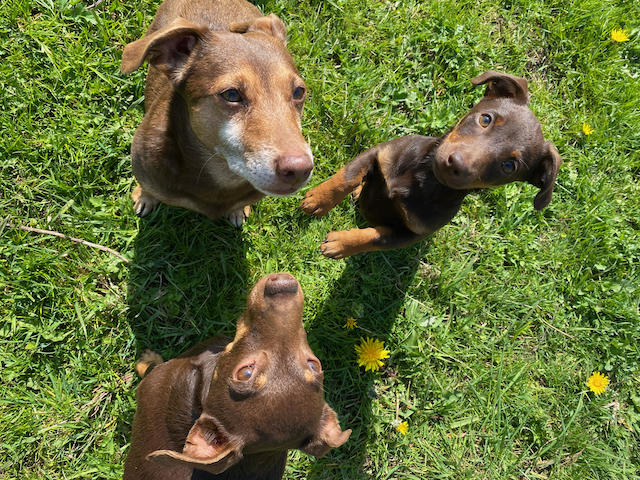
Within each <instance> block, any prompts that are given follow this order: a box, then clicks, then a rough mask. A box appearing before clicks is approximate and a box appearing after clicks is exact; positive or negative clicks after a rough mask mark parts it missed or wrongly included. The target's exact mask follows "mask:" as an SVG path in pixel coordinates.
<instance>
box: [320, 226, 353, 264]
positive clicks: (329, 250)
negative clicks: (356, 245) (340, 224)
mask: <svg viewBox="0 0 640 480" xmlns="http://www.w3.org/2000/svg"><path fill="white" fill-rule="evenodd" d="M348 237H349V230H341V231H339V232H329V233H328V234H327V236H326V238H325V239H324V240H323V242H322V245H321V246H320V252H322V255H324V256H325V257H327V258H333V259H334V260H339V259H341V258H345V257H349V256H351V255H353V253H349V242H348V241H345V240H348Z"/></svg>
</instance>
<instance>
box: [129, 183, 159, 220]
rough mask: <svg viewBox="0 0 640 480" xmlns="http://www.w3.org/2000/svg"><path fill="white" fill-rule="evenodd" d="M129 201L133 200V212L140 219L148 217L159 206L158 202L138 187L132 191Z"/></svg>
mask: <svg viewBox="0 0 640 480" xmlns="http://www.w3.org/2000/svg"><path fill="white" fill-rule="evenodd" d="M131 200H133V210H134V211H135V212H136V215H138V216H139V217H141V218H142V217H146V216H147V215H149V214H150V213H151V212H153V211H154V210H155V209H156V208H158V205H160V200H158V199H157V198H155V197H153V196H151V195H149V194H148V193H146V192H144V191H143V190H142V187H141V186H140V185H138V186H137V187H136V188H135V189H134V190H133V193H132V194H131Z"/></svg>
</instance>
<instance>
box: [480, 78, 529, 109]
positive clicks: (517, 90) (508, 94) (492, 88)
mask: <svg viewBox="0 0 640 480" xmlns="http://www.w3.org/2000/svg"><path fill="white" fill-rule="evenodd" d="M471 83H473V84H474V85H476V86H477V85H484V84H485V83H486V84H487V89H486V90H485V91H484V96H485V97H486V98H490V99H491V98H513V99H514V100H515V101H516V102H517V103H520V104H522V105H526V104H527V103H528V102H529V90H528V88H527V81H526V80H525V79H524V78H520V77H514V76H513V75H507V74H506V73H498V72H494V71H493V70H489V71H488V72H484V73H483V74H482V75H480V76H478V77H476V78H474V79H473V80H471Z"/></svg>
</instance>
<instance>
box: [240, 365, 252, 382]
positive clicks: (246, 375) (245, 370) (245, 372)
mask: <svg viewBox="0 0 640 480" xmlns="http://www.w3.org/2000/svg"><path fill="white" fill-rule="evenodd" d="M253 367H254V366H253V365H247V366H246V367H242V368H241V369H240V370H238V373H236V377H237V378H238V380H240V381H241V382H246V381H247V380H249V379H250V378H251V376H252V375H253Z"/></svg>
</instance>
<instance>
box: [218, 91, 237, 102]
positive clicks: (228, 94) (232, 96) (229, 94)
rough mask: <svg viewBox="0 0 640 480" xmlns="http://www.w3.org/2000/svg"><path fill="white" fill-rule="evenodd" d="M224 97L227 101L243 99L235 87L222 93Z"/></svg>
mask: <svg viewBox="0 0 640 480" xmlns="http://www.w3.org/2000/svg"><path fill="white" fill-rule="evenodd" d="M220 96H221V97H222V98H224V99H225V100H226V101H227V102H231V103H238V102H241V101H242V97H241V96H240V94H239V93H238V91H237V90H236V89H235V88H230V89H229V90H225V91H224V92H222V93H221V94H220Z"/></svg>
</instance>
